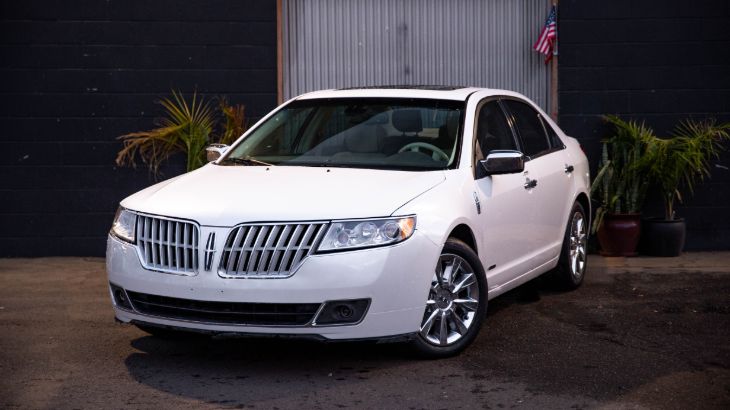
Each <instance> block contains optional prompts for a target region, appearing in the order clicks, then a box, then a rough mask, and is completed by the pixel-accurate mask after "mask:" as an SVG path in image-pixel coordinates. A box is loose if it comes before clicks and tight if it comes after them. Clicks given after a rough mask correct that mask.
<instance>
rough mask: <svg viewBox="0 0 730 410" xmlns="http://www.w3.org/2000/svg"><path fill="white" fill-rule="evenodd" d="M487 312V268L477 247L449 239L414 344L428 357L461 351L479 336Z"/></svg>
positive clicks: (437, 268) (440, 259) (444, 355)
mask: <svg viewBox="0 0 730 410" xmlns="http://www.w3.org/2000/svg"><path fill="white" fill-rule="evenodd" d="M486 312H487V279H486V275H485V273H484V268H483V267H482V264H481V262H480V261H479V258H478V257H477V254H476V253H475V252H474V250H472V249H471V248H470V247H469V246H468V245H467V244H465V243H464V242H462V241H460V240H458V239H454V238H449V239H448V240H447V241H446V244H445V245H444V249H443V250H442V251H441V255H440V256H439V260H438V263H437V264H436V269H435V271H434V275H433V278H432V279H431V287H430V289H429V292H428V298H427V300H426V309H425V312H424V314H423V320H422V322H421V328H420V331H419V332H418V334H417V336H416V338H415V339H414V341H413V344H414V345H415V347H416V349H417V350H418V351H419V352H420V353H422V354H423V355H425V356H428V357H447V356H452V355H455V354H458V353H459V352H461V351H462V350H464V348H466V347H467V346H468V345H469V344H471V342H473V341H474V339H475V338H476V337H477V334H478V333H479V329H480V328H481V325H482V322H483V320H484V318H485V316H486Z"/></svg>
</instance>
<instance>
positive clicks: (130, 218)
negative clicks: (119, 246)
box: [112, 206, 137, 243]
mask: <svg viewBox="0 0 730 410" xmlns="http://www.w3.org/2000/svg"><path fill="white" fill-rule="evenodd" d="M136 222H137V215H136V214H134V213H132V212H129V211H128V210H126V209H124V208H122V207H121V206H120V207H119V208H118V209H117V214H116V215H114V223H113V224H112V233H113V234H114V235H115V236H116V237H117V238H119V239H121V240H124V241H127V242H130V243H134V227H135V224H136Z"/></svg>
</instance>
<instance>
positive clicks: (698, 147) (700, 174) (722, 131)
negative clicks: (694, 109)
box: [642, 119, 730, 220]
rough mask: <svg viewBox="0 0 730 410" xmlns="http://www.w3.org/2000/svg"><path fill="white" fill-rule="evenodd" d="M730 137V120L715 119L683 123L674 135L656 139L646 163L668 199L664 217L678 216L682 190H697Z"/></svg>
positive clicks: (650, 143)
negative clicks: (719, 122)
mask: <svg viewBox="0 0 730 410" xmlns="http://www.w3.org/2000/svg"><path fill="white" fill-rule="evenodd" d="M728 139H730V123H725V124H717V123H716V121H715V120H712V119H709V120H704V121H692V120H687V121H683V122H681V123H680V124H679V125H678V126H677V128H676V129H675V131H674V135H673V137H671V138H667V139H662V138H656V137H654V138H652V139H651V141H650V142H649V144H648V149H647V152H646V156H645V157H644V159H643V161H642V162H643V164H642V166H644V167H645V168H646V169H647V172H648V176H649V178H650V179H651V180H652V181H655V182H656V183H657V185H658V186H659V189H660V190H661V192H662V197H663V199H664V217H665V219H666V220H673V219H675V209H674V205H675V202H676V201H679V202H682V193H681V189H682V188H686V189H688V190H689V192H690V193H693V192H694V186H695V183H696V182H697V181H698V180H699V181H701V180H703V179H704V178H705V177H709V176H710V160H711V159H715V158H718V157H719V155H720V152H721V151H722V150H723V149H724V147H723V142H724V141H726V140H728Z"/></svg>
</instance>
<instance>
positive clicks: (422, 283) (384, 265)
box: [107, 227, 441, 339]
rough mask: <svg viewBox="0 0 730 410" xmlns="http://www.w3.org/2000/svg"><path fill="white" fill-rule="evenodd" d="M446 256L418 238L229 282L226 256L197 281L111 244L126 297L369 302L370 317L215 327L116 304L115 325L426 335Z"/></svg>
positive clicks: (110, 266) (110, 262)
mask: <svg viewBox="0 0 730 410" xmlns="http://www.w3.org/2000/svg"><path fill="white" fill-rule="evenodd" d="M202 228H203V232H201V237H205V236H203V235H207V232H205V231H220V233H219V234H217V235H216V236H218V237H223V238H224V237H225V232H226V231H225V229H224V228H210V227H202ZM440 250H441V249H440V248H439V247H438V246H436V245H435V244H434V243H433V242H431V241H430V240H429V239H427V238H426V237H425V236H424V235H421V234H419V232H418V231H416V232H415V233H414V234H413V236H412V237H411V238H409V239H408V240H407V241H405V242H403V243H400V244H397V245H393V246H387V247H381V248H372V249H365V250H356V251H347V252H340V253H331V254H323V255H311V256H309V257H308V258H307V259H306V260H305V261H304V262H303V263H302V264H301V266H300V267H299V268H298V269H297V271H296V272H295V273H294V274H293V275H292V276H290V277H288V278H281V279H264V278H254V279H243V278H238V279H230V278H222V277H220V276H219V275H218V273H217V269H216V268H215V267H217V266H218V262H219V261H218V260H217V259H218V258H219V257H220V255H219V253H218V254H216V255H215V259H216V260H214V262H213V264H212V266H214V268H213V269H212V270H210V271H206V270H204V268H203V266H202V264H201V266H200V268H199V270H198V272H197V273H196V274H194V275H190V276H186V275H175V274H169V273H162V272H155V271H150V270H146V269H145V268H143V267H142V265H141V263H140V260H139V257H138V254H137V251H136V248H135V247H134V245H131V244H128V243H126V242H122V241H120V240H118V239H117V238H115V237H113V236H109V239H108V241H107V273H108V276H109V281H110V282H111V283H113V284H115V285H116V286H119V287H121V288H124V289H125V290H127V291H131V292H139V293H144V294H149V295H158V296H164V297H171V298H180V299H188V300H194V301H206V302H235V303H301V304H311V303H316V304H322V303H324V302H327V301H333V300H350V299H369V300H370V304H369V307H368V309H367V312H366V314H365V317H364V318H363V319H362V320H361V321H360V322H358V323H356V324H344V325H343V324H338V325H329V326H328V325H316V324H313V323H308V324H306V325H302V326H251V325H239V324H229V323H209V322H206V321H193V320H181V319H171V318H168V317H163V316H158V315H146V314H142V313H140V312H139V311H138V310H136V309H125V308H122V307H120V306H117V305H116V304H114V311H115V314H116V317H117V318H118V319H119V320H121V321H122V322H135V323H150V324H155V325H160V326H170V327H175V328H182V329H190V330H199V331H206V332H221V333H239V334H269V335H309V336H315V337H322V338H325V339H360V338H381V337H389V336H396V335H403V334H408V333H414V332H417V331H418V330H419V326H420V324H421V321H422V319H423V312H424V309H425V301H426V298H427V295H428V289H429V286H430V283H431V278H432V275H433V269H434V267H435V266H436V262H437V260H438V256H439V253H440ZM201 252H203V251H202V250H201ZM201 256H202V255H201ZM201 260H202V258H201ZM112 301H113V302H114V300H113V298H112Z"/></svg>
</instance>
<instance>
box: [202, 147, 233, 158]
mask: <svg viewBox="0 0 730 410" xmlns="http://www.w3.org/2000/svg"><path fill="white" fill-rule="evenodd" d="M227 150H228V145H226V144H210V145H208V146H207V147H205V156H206V158H207V159H208V162H213V161H215V160H217V159H218V158H220V157H221V155H223V154H224V153H225V152H226V151H227Z"/></svg>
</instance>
